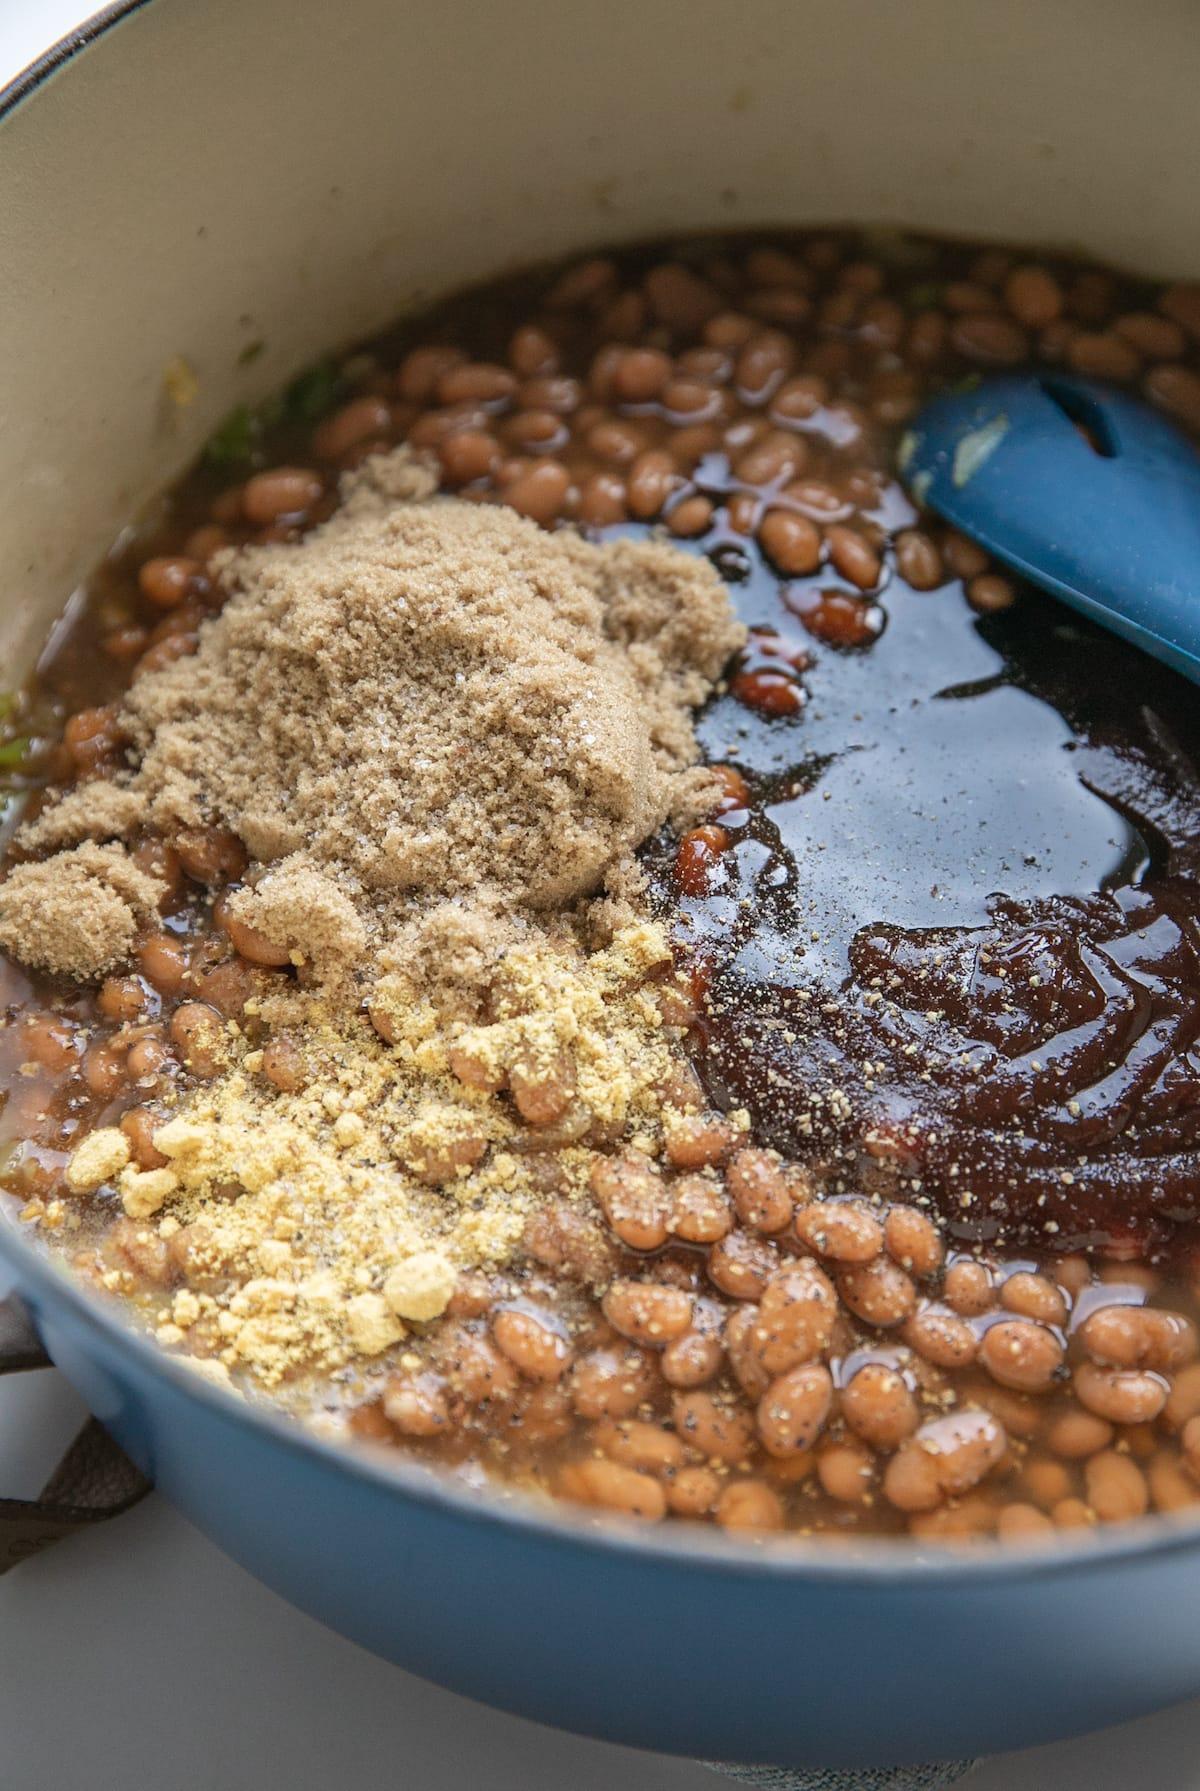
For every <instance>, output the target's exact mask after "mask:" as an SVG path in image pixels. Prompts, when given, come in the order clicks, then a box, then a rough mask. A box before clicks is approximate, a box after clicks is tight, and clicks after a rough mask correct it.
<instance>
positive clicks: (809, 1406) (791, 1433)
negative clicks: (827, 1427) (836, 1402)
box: [757, 1362, 833, 1456]
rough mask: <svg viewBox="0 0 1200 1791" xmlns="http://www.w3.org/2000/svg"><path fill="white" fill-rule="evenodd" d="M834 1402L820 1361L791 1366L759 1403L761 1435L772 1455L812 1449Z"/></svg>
mask: <svg viewBox="0 0 1200 1791" xmlns="http://www.w3.org/2000/svg"><path fill="white" fill-rule="evenodd" d="M832 1403H833V1381H832V1380H831V1378H830V1374H829V1370H828V1369H827V1368H826V1367H824V1366H823V1365H822V1364H821V1363H820V1362H805V1363H802V1364H801V1365H800V1366H799V1367H798V1368H790V1369H789V1370H788V1372H787V1373H786V1374H781V1375H780V1376H779V1378H778V1380H774V1381H772V1382H771V1385H770V1386H769V1387H768V1388H767V1390H766V1392H765V1393H764V1394H763V1396H762V1398H761V1399H760V1401H759V1404H758V1413H757V1424H758V1434H759V1436H760V1437H761V1439H762V1444H763V1448H764V1449H765V1450H766V1451H767V1453H768V1454H769V1455H781V1456H784V1455H797V1454H799V1453H800V1451H801V1450H804V1449H811V1448H812V1445H813V1443H814V1442H815V1441H816V1439H817V1437H818V1436H819V1435H820V1433H821V1430H822V1428H823V1427H824V1424H825V1420H826V1418H827V1417H828V1416H829V1408H830V1406H831V1405H832Z"/></svg>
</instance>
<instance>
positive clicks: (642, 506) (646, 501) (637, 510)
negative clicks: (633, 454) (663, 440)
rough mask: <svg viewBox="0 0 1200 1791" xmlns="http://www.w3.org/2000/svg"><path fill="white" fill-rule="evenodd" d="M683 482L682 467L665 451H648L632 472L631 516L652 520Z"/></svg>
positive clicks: (630, 483)
mask: <svg viewBox="0 0 1200 1791" xmlns="http://www.w3.org/2000/svg"><path fill="white" fill-rule="evenodd" d="M682 483H683V480H682V476H681V474H680V471H679V468H678V467H677V466H676V464H675V461H674V458H673V457H672V455H670V454H668V453H667V451H666V449H665V448H647V449H645V450H644V451H643V452H642V453H640V454H639V455H638V456H637V458H636V459H635V460H634V462H633V464H632V466H631V467H630V469H629V486H628V492H629V495H628V503H629V511H630V514H631V515H632V516H636V517H639V518H641V520H642V521H649V519H650V518H651V517H653V516H657V515H658V514H659V512H660V510H661V509H662V507H663V505H664V504H665V503H666V501H667V499H668V498H669V497H670V496H671V494H672V492H674V491H677V490H678V489H679V487H680V485H681V484H682Z"/></svg>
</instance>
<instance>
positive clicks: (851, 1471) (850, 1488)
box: [817, 1442, 875, 1505]
mask: <svg viewBox="0 0 1200 1791" xmlns="http://www.w3.org/2000/svg"><path fill="white" fill-rule="evenodd" d="M817 1478H818V1480H819V1481H820V1482H821V1487H822V1490H823V1491H824V1492H826V1493H828V1495H829V1497H830V1498H831V1499H836V1500H837V1501H838V1503H839V1504H842V1505H857V1504H861V1503H862V1501H863V1500H865V1499H866V1498H867V1497H868V1496H869V1494H870V1491H871V1488H872V1485H873V1484H874V1480H875V1458H874V1456H873V1455H872V1454H871V1451H870V1450H869V1449H866V1448H864V1447H863V1445H862V1444H861V1443H855V1442H844V1443H826V1444H825V1445H824V1446H823V1447H822V1449H821V1450H820V1452H819V1454H818V1456H817Z"/></svg>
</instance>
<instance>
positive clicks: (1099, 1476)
mask: <svg viewBox="0 0 1200 1791" xmlns="http://www.w3.org/2000/svg"><path fill="white" fill-rule="evenodd" d="M1083 1477H1084V1482H1085V1484H1086V1487H1087V1502H1088V1504H1089V1505H1090V1506H1091V1508H1092V1510H1093V1511H1094V1512H1095V1513H1096V1516H1097V1517H1098V1518H1100V1519H1102V1521H1103V1522H1104V1523H1110V1524H1111V1523H1119V1522H1123V1521H1124V1520H1125V1519H1127V1518H1131V1517H1141V1515H1142V1513H1143V1512H1144V1511H1147V1510H1148V1509H1149V1506H1150V1491H1149V1488H1148V1487H1147V1485H1146V1480H1145V1476H1144V1475H1143V1473H1142V1471H1141V1469H1140V1468H1139V1467H1138V1465H1137V1463H1136V1462H1134V1461H1131V1460H1130V1459H1129V1457H1128V1456H1127V1455H1121V1454H1119V1453H1118V1452H1117V1450H1115V1449H1103V1450H1101V1452H1100V1453H1099V1454H1098V1455H1093V1456H1092V1457H1091V1458H1090V1460H1088V1461H1087V1462H1086V1463H1085V1464H1084V1470H1083Z"/></svg>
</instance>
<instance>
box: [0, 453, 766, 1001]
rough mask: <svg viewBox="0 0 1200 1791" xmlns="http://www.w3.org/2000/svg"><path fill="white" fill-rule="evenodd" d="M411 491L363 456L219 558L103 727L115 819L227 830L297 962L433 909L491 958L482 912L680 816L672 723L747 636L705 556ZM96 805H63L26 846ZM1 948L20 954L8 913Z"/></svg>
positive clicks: (524, 897)
mask: <svg viewBox="0 0 1200 1791" xmlns="http://www.w3.org/2000/svg"><path fill="white" fill-rule="evenodd" d="M431 485H432V480H431V479H430V478H429V477H428V476H427V475H425V474H424V472H423V470H422V469H421V468H419V467H418V466H416V465H415V464H414V462H413V461H412V459H411V458H410V456H409V455H408V454H407V453H406V452H404V451H401V452H399V453H397V454H393V455H389V456H386V457H383V458H381V459H380V460H377V461H375V462H370V463H368V468H367V470H366V472H365V473H363V474H359V475H357V476H356V477H355V478H354V479H353V480H352V481H351V482H350V484H349V485H348V487H347V490H346V494H345V497H346V501H345V503H344V505H343V508H342V509H341V510H340V511H339V512H337V513H336V514H335V515H334V517H333V518H332V519H331V520H330V521H329V522H327V523H326V524H325V525H324V526H323V527H321V528H319V529H317V530H315V531H314V532H313V533H312V534H311V535H309V536H308V537H306V538H305V539H304V540H303V541H301V542H299V543H296V544H289V545H278V546H269V547H257V548H251V549H246V550H243V551H241V552H237V553H232V554H230V555H229V556H228V557H227V559H226V560H225V563H224V565H223V567H222V571H221V577H222V581H223V583H224V584H225V586H226V588H227V590H228V591H229V593H230V595H229V598H228V601H227V602H226V604H225V607H224V609H223V610H222V611H221V613H220V615H219V616H218V617H216V618H215V619H214V620H212V621H211V622H209V623H207V624H206V625H205V626H204V628H203V629H202V630H201V638H200V646H199V650H198V651H197V653H196V654H195V655H194V656H192V657H190V658H186V659H180V660H177V661H175V662H174V663H173V664H171V665H168V666H166V667H164V668H163V669H161V670H159V671H156V672H152V673H148V674H147V675H146V676H144V677H143V678H141V679H139V680H138V681H137V682H136V683H135V684H134V685H133V687H132V689H131V691H130V692H129V695H128V697H127V699H126V707H125V710H124V712H123V714H122V717H121V725H122V728H123V730H124V732H125V733H126V735H127V737H128V738H129V739H130V740H131V741H132V742H133V747H134V753H135V757H136V758H137V760H138V763H137V766H136V769H134V770H132V771H130V772H128V773H126V774H123V775H122V777H121V778H119V779H118V784H119V787H120V792H121V793H120V797H119V798H118V797H116V796H110V797H109V798H107V799H106V803H105V806H104V815H103V820H107V821H108V822H109V823H110V824H111V826H112V830H113V833H114V834H125V833H127V832H128V831H130V829H131V828H132V827H133V826H134V825H135V824H136V823H137V822H138V821H142V822H145V823H148V824H149V825H151V826H153V827H154V828H156V829H158V830H160V831H161V832H163V833H164V834H166V835H167V836H168V837H169V836H170V835H172V834H173V833H174V832H176V831H177V830H179V829H180V828H185V827H195V826H202V825H209V824H216V825H220V826H223V827H227V828H231V829H232V830H233V831H234V832H235V833H237V834H238V835H239V836H240V838H241V839H242V840H243V841H244V842H245V844H246V846H247V848H248V850H249V852H250V854H251V857H252V859H253V860H254V861H256V862H255V866H254V867H253V868H252V870H251V874H250V885H251V886H250V887H248V888H245V889H242V890H239V891H238V892H236V893H235V894H234V896H233V897H232V901H231V913H232V914H233V915H234V916H235V917H236V918H239V919H242V920H244V921H246V922H247V923H249V924H250V925H252V926H254V927H256V928H258V929H259V930H260V931H261V932H262V933H264V934H265V935H266V937H267V938H268V940H269V941H270V942H271V943H272V944H274V945H276V946H278V947H280V948H285V949H287V950H288V951H289V952H290V953H291V954H292V955H293V957H294V959H295V960H296V961H298V962H308V963H311V964H313V965H314V966H315V967H316V970H317V972H318V973H319V974H323V973H326V972H330V973H332V972H344V971H345V970H347V969H349V968H351V967H352V966H354V965H356V964H358V963H361V961H362V960H363V959H364V957H366V956H367V955H369V954H370V953H377V952H378V951H379V949H380V948H381V947H382V946H385V945H386V944H387V943H388V942H389V940H393V941H394V940H396V939H398V938H401V937H402V936H403V939H404V944H405V952H406V955H407V952H408V951H409V950H411V949H415V948H416V947H417V946H418V944H419V940H418V939H417V938H416V937H415V936H414V933H413V929H414V923H417V931H418V932H419V924H420V920H421V917H422V916H423V915H424V914H425V912H426V911H428V910H433V911H436V912H437V913H439V914H440V915H441V921H440V922H439V921H438V920H437V919H436V918H435V921H434V924H435V927H436V926H438V925H441V924H443V923H444V921H445V905H446V904H447V902H449V903H450V904H451V905H452V906H456V907H457V909H458V910H459V920H460V922H461V927H462V930H463V932H464V936H468V935H470V934H471V932H472V929H474V931H475V932H476V934H479V933H480V929H481V928H482V930H483V939H482V946H483V950H482V957H483V958H485V959H486V958H488V957H491V958H494V956H495V952H494V951H491V950H489V949H488V946H487V937H488V929H489V926H490V924H491V922H492V920H493V919H495V918H499V920H500V921H501V923H502V924H503V925H505V926H507V924H508V923H509V922H510V921H511V919H512V917H518V918H519V917H520V916H521V915H526V916H528V915H530V914H533V913H544V912H546V911H553V910H561V909H563V908H566V907H567V906H569V905H570V904H572V903H573V902H575V901H576V900H577V899H578V898H580V897H582V896H585V895H589V894H591V893H593V892H595V891H597V890H598V889H599V888H600V887H601V885H602V884H603V883H604V881H605V878H606V876H607V875H608V874H609V873H610V872H612V871H614V870H615V868H616V867H617V866H619V865H620V864H621V863H622V861H623V860H625V859H627V858H628V855H629V854H630V853H631V852H632V851H633V849H634V848H635V847H636V846H637V845H639V844H640V843H641V842H642V841H643V840H644V839H645V838H646V837H647V836H648V835H649V834H650V833H651V832H653V830H654V829H655V828H656V827H658V826H659V825H661V824H662V822H663V821H665V820H666V819H667V817H668V816H669V815H671V814H672V813H673V812H674V811H677V810H678V809H679V808H680V807H681V806H682V807H684V808H686V807H687V806H688V805H689V804H694V802H695V800H696V795H697V785H696V777H695V773H694V772H691V773H689V767H691V766H694V764H695V760H696V757H697V751H696V743H695V739H694V736H693V733H692V725H691V716H692V711H693V709H694V708H695V707H696V706H697V705H698V704H699V703H700V702H702V701H703V700H704V698H705V696H706V695H707V694H708V693H709V691H710V690H711V688H712V685H713V682H714V681H715V680H716V679H717V677H718V676H719V674H720V672H721V669H722V667H723V665H724V664H725V662H726V660H727V659H728V657H729V655H730V654H731V653H732V652H733V651H734V650H735V649H736V648H737V647H738V646H739V644H740V643H741V641H742V639H743V630H742V629H741V628H740V626H739V625H738V624H737V623H736V622H735V621H734V619H733V616H732V613H731V610H730V607H729V603H728V600H727V598H726V595H725V591H724V588H723V586H722V584H721V581H720V579H719V577H718V576H717V574H716V572H715V571H714V570H713V568H712V567H711V566H710V565H709V564H708V563H707V562H706V561H704V560H702V559H699V558H697V557H695V556H690V555H686V554H684V553H683V552H681V551H680V550H679V549H677V548H674V547H670V546H667V545H665V544H662V543H658V542H638V543H633V542H615V543H611V544H607V545H603V546H597V545H594V544H592V543H590V542H587V541H585V540H584V539H583V538H582V537H580V536H578V535H575V534H573V533H570V532H566V531H564V532H559V533H555V534H549V533H546V532H544V531H542V530H540V529H539V528H538V527H537V526H536V525H535V524H533V523H532V522H529V521H526V520H525V519H523V518H521V517H518V516H516V515H515V514H514V513H513V512H512V511H510V510H507V509H502V508H497V507H490V506H489V507H485V506H478V505H473V504H467V503H464V502H462V501H459V500H455V499H431V498H430V497H429V495H428V493H429V490H430V488H431ZM397 492H399V493H400V494H401V495H402V496H403V497H404V498H406V499H408V500H410V501H397V498H396V493H397ZM130 798H132V801H130V800H129V799H130ZM96 815H97V808H96V804H95V801H94V798H89V796H88V794H87V791H86V790H84V791H80V792H77V793H75V794H73V795H72V796H69V797H68V798H66V799H65V801H63V802H62V803H60V804H59V805H58V807H57V808H56V809H51V810H49V811H48V812H47V814H46V815H45V816H44V817H43V818H41V819H40V820H39V821H38V822H37V823H36V824H35V826H36V827H37V828H38V829H40V832H39V833H38V834H36V835H35V838H38V839H40V840H41V841H42V842H44V843H49V842H50V841H52V840H65V839H69V838H70V837H72V834H74V837H77V838H78V837H83V836H84V835H85V834H91V833H93V832H94V830H95V828H96V827H97V820H96ZM103 820H102V821H101V823H100V825H103ZM69 856H70V855H69V854H68V855H60V857H58V858H54V859H51V860H49V861H48V862H47V864H46V865H45V866H44V867H42V868H41V870H40V876H41V879H42V887H43V888H44V889H46V890H50V889H52V888H53V885H54V882H55V879H56V877H57V876H58V870H57V867H58V866H59V865H60V864H61V863H63V862H64V858H68V857H69ZM5 888H8V889H11V880H10V884H9V885H6V886H5ZM12 899H13V898H12V897H8V898H6V897H5V895H4V892H3V891H2V890H0V917H2V916H3V915H4V914H6V913H8V912H10V909H11V902H12ZM131 937H132V931H131V929H130V928H129V927H126V928H125V929H124V930H122V931H121V932H120V934H119V936H118V933H117V931H116V930H115V929H114V928H113V927H112V926H111V925H110V927H109V928H108V930H107V931H105V932H104V934H103V937H102V938H101V937H99V936H97V937H96V939H95V942H94V943H93V938H92V934H91V933H89V932H86V931H84V930H79V931H77V933H76V935H75V936H74V937H73V938H72V943H71V949H70V950H69V951H67V950H65V949H61V948H60V949H58V950H57V952H56V966H57V967H58V968H61V969H69V970H71V971H73V972H74V973H75V974H77V975H81V976H82V975H90V974H94V973H95V972H96V971H98V970H100V969H101V968H103V967H104V966H105V965H107V964H110V963H112V962H113V960H114V956H116V955H119V953H120V951H121V950H122V949H123V947H126V946H127V945H128V943H129V939H130V938H131ZM6 942H8V943H11V945H12V947H13V949H15V950H16V951H17V953H18V955H22V956H26V957H29V956H30V947H31V946H32V947H33V948H34V950H36V949H37V944H36V939H34V938H33V936H32V935H31V934H30V931H29V929H28V928H21V929H19V930H16V929H14V928H13V926H12V925H10V926H9V927H8V931H7V939H6ZM101 954H102V955H101ZM39 961H46V960H45V958H44V956H43V957H42V958H41V959H40V960H39Z"/></svg>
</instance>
